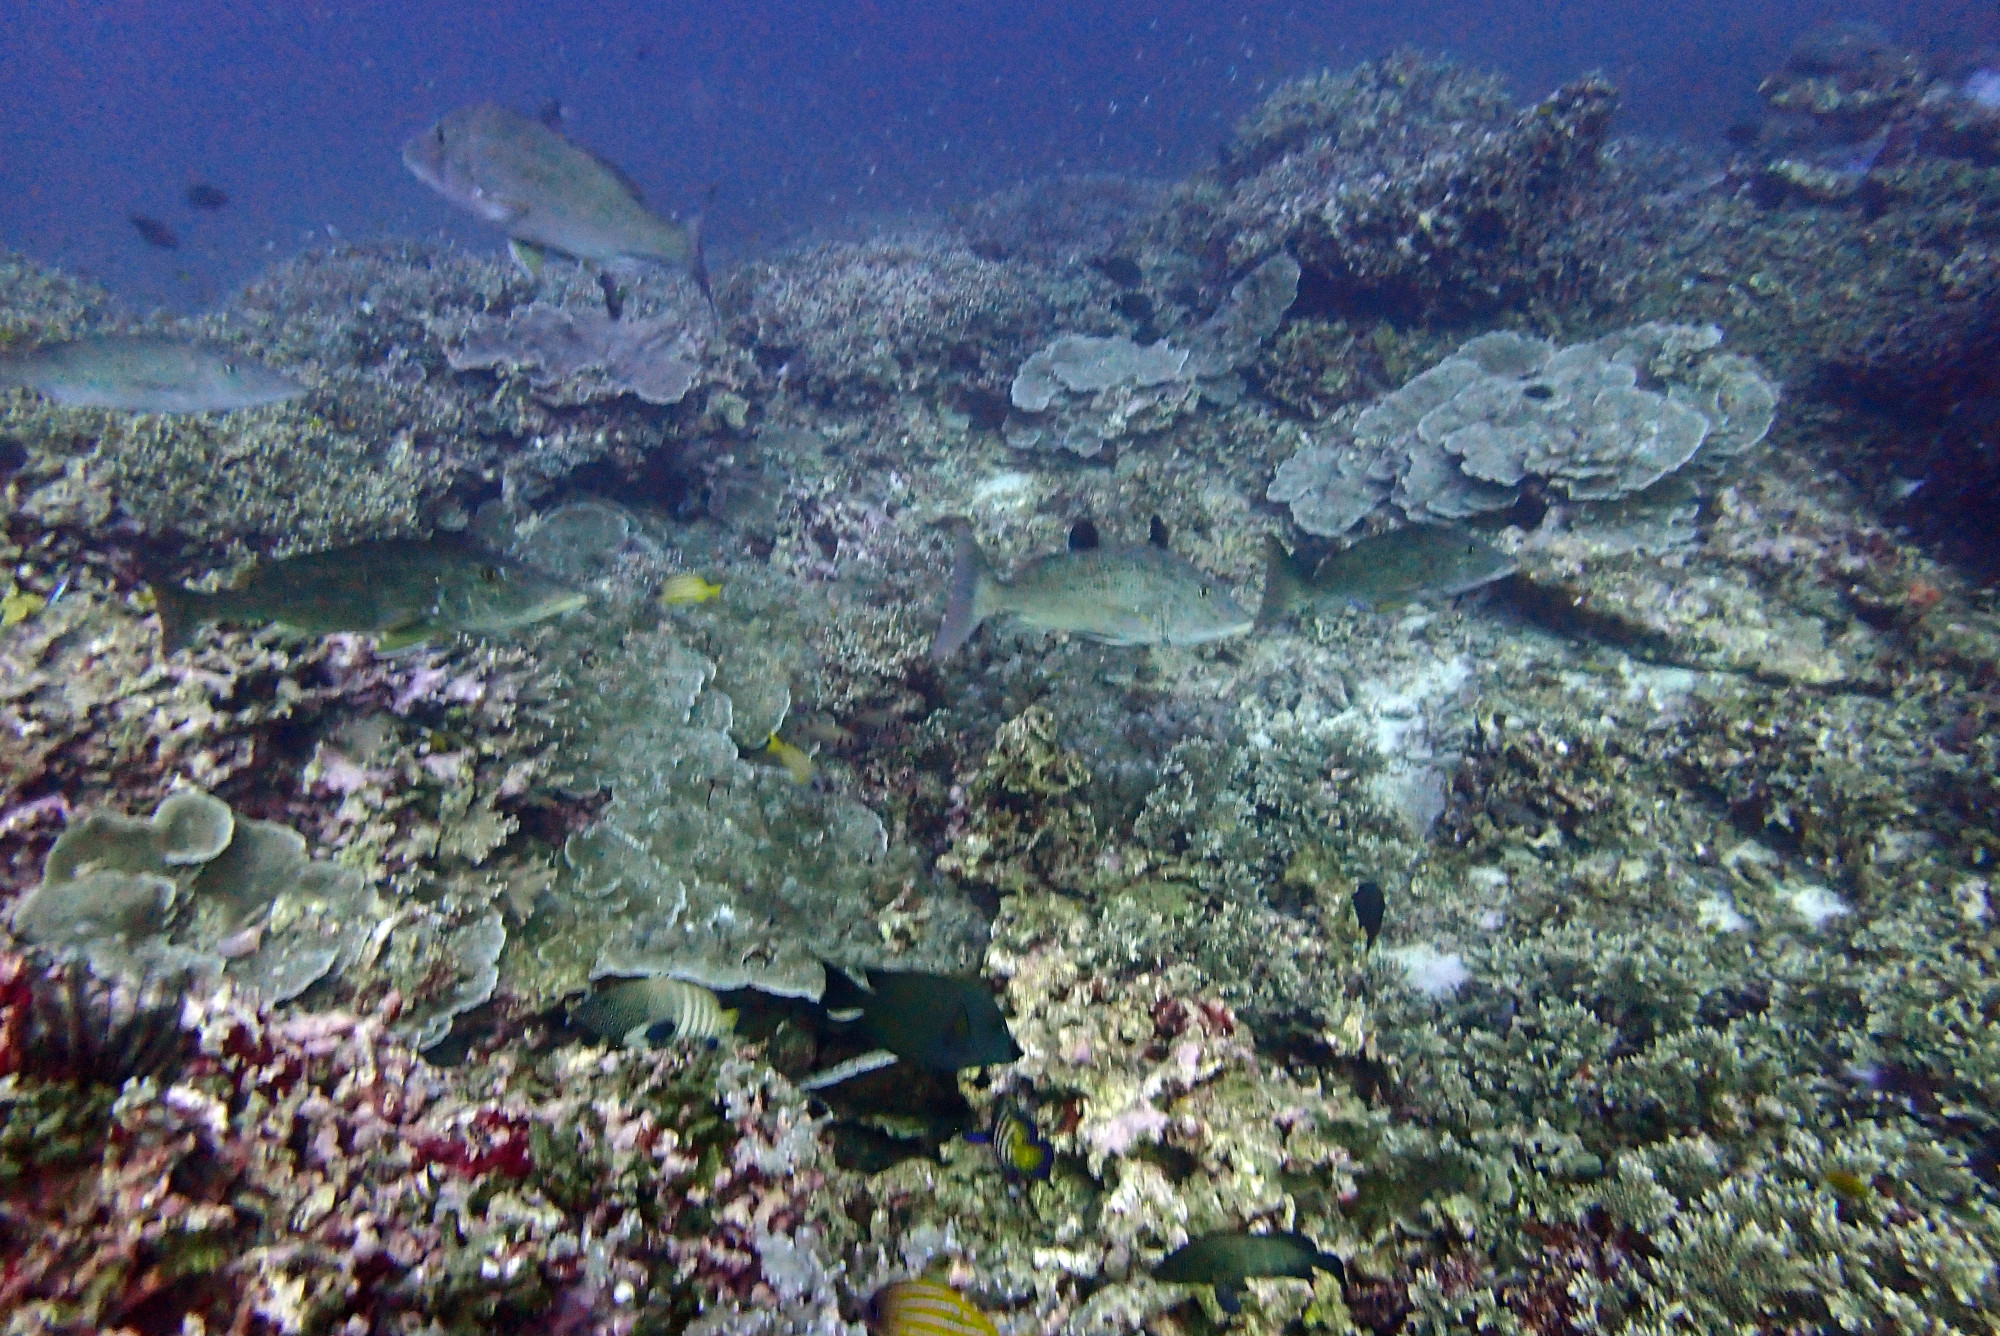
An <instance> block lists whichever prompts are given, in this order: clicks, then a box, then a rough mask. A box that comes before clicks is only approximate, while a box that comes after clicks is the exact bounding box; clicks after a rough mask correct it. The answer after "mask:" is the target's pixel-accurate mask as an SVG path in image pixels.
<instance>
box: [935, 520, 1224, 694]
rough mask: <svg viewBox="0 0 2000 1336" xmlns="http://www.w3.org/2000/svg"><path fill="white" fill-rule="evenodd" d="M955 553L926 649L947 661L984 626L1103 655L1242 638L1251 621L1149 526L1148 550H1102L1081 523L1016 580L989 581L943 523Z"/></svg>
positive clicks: (961, 527)
mask: <svg viewBox="0 0 2000 1336" xmlns="http://www.w3.org/2000/svg"><path fill="white" fill-rule="evenodd" d="M945 527H946V528H948V529H949V530H951V532H952V533H953V535H954V538H955V540H956V544H957V551H956V555H955V557H954V560H953V564H952V571H951V587H950V593H949V595H948V596H947V600H946V604H945V612H944V620H943V622H942V623H940V625H939V626H938V633H937V639H936V641H935V642H933V644H932V645H931V658H932V659H933V660H936V661H940V662H941V661H943V660H944V659H947V658H949V657H950V656H951V655H952V654H953V653H954V652H956V651H957V649H958V648H959V647H960V646H961V645H963V644H965V642H966V641H968V640H970V639H971V638H972V634H973V632H975V631H977V630H978V629H979V627H980V624H981V623H983V622H986V621H988V620H990V619H994V618H1001V617H1006V618H1011V619H1012V620H1014V621H1015V622H1018V623H1019V624H1021V625H1022V626H1025V627H1027V628H1029V629H1030V630H1034V631H1067V632H1069V633H1070V634H1072V635H1077V636H1081V637H1083V638H1084V639H1085V640H1094V641H1097V642H1099V643H1101V644H1106V645H1205V644H1208V643H1209V642H1211V641H1215V640H1225V639H1228V638H1229V637H1230V636H1238V635H1242V634H1243V633H1244V632H1246V631H1248V630H1249V629H1250V627H1251V617H1250V614H1249V613H1247V612H1245V611H1244V610H1243V609H1242V608H1241V607H1239V606H1238V605H1237V603H1236V600H1235V599H1233V598H1231V597H1230V596H1229V591H1228V590H1227V589H1225V588H1224V587H1223V585H1222V582H1221V581H1220V580H1217V579H1216V578H1215V577H1214V576H1212V575H1210V574H1209V573H1208V572H1206V571H1204V570H1202V569H1201V568H1200V567H1198V566H1196V565H1194V564H1193V563H1192V562H1190V561H1187V560H1184V559H1183V558H1181V557H1178V556H1176V555H1174V553H1173V552H1172V551H1170V550H1169V548H1168V543H1167V531H1166V526H1165V525H1164V524H1162V523H1161V522H1160V520H1159V518H1158V517H1157V516H1155V517H1154V519H1153V522H1152V526H1151V529H1152V531H1151V534H1150V536H1149V539H1148V541H1147V542H1145V543H1143V544H1137V545H1133V546H1127V547H1105V546H1103V545H1102V544H1100V543H1099V542H1098V538H1097V528H1096V526H1095V525H1093V524H1091V522H1090V521H1088V520H1080V521H1078V522H1077V524H1076V525H1075V526H1074V527H1073V528H1072V529H1071V530H1070V540H1069V550H1067V551H1064V552H1052V553H1048V554H1045V555H1043V556H1039V557H1032V558H1030V559H1029V560H1027V561H1026V562H1023V563H1022V564H1021V566H1020V567H1019V569H1017V570H1016V571H1015V572H1014V573H1013V574H1012V575H1010V576H1007V577H1005V578H1002V577H1001V576H999V575H997V574H995V573H994V571H993V569H992V567H991V565H990V564H989V563H988V562H987V559H986V554H985V553H984V552H982V551H981V550H980V547H979V543H978V541H977V540H976V539H975V538H974V536H973V532H972V525H971V523H970V522H969V521H967V520H965V519H962V518H960V519H952V520H947V521H945Z"/></svg>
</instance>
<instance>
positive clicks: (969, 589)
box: [931, 518, 991, 663]
mask: <svg viewBox="0 0 2000 1336" xmlns="http://www.w3.org/2000/svg"><path fill="white" fill-rule="evenodd" d="M948 525H949V527H950V528H951V530H952V531H953V533H954V535H955V536H956V538H957V540H958V546H957V550H956V551H955V552H954V553H953V555H952V562H951V590H950V592H949V593H948V594H947V595H946V596H945V603H944V620H943V621H942V622H940V623H939V624H938V633H937V639H936V640H935V641H934V642H932V644H931V660H932V662H935V663H942V662H943V661H944V660H946V659H948V658H950V657H951V656H952V655H953V654H954V653H956V652H957V650H958V648H959V646H961V645H963V644H964V643H965V642H966V641H968V640H970V639H972V633H973V632H974V631H977V630H978V629H979V623H980V622H982V621H984V620H985V617H986V615H985V613H984V612H983V611H982V610H981V609H980V606H979V603H980V599H979V595H980V593H981V591H982V590H983V589H984V588H985V586H986V583H987V581H988V580H989V579H990V578H991V574H990V568H989V567H988V566H987V564H986V554H985V553H984V552H981V551H980V550H979V538H978V536H977V535H976V534H974V533H973V531H972V521H970V520H967V519H963V518H961V519H955V520H951V521H948Z"/></svg>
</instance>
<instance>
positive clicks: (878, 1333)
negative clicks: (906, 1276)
mask: <svg viewBox="0 0 2000 1336" xmlns="http://www.w3.org/2000/svg"><path fill="white" fill-rule="evenodd" d="M868 1312H869V1318H870V1325H871V1326H872V1327H873V1328H874V1330H875V1336H1000V1333H999V1331H998V1329H996V1328H995V1327H994V1325H993V1319H992V1318H990V1317H988V1316H986V1314H984V1313H982V1312H980V1311H979V1310H978V1309H977V1308H974V1307H973V1306H972V1303H971V1301H970V1300H968V1299H967V1298H966V1297H965V1296H964V1295H962V1294H960V1293H959V1292H958V1291H957V1290H955V1289H953V1288H952V1287H951V1286H949V1285H941V1284H939V1283H938V1282H937V1281H934V1280H899V1281H897V1282H896V1283H895V1284H893V1285H884V1286H883V1287H882V1288H881V1289H879V1290H877V1291H875V1297H874V1298H872V1299H870V1300H869V1301H868Z"/></svg>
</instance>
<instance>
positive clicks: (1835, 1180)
mask: <svg viewBox="0 0 2000 1336" xmlns="http://www.w3.org/2000/svg"><path fill="white" fill-rule="evenodd" d="M1826 1185H1827V1186H1828V1187H1830V1188H1832V1189H1833V1190H1834V1193H1835V1194H1836V1195H1838V1196H1841V1197H1845V1198H1846V1199H1847V1200H1849V1201H1866V1200H1867V1199H1868V1198H1869V1197H1872V1196H1874V1195H1875V1185H1874V1184H1873V1183H1871V1182H1869V1181H1868V1180H1867V1179H1865V1178H1863V1177H1862V1176H1861V1175H1860V1174H1857V1173H1855V1172H1854V1171H1853V1170H1851V1169H1829V1170H1827V1171H1826Z"/></svg>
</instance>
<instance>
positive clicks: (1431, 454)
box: [1269, 323, 1777, 535]
mask: <svg viewBox="0 0 2000 1336" xmlns="http://www.w3.org/2000/svg"><path fill="white" fill-rule="evenodd" d="M1721 341H1722V331H1721V330H1719V329H1716V328H1715V327H1714V326H1712V325H1711V326H1707V327H1694V326H1685V325H1663V324H1656V323H1649V324H1645V325H1639V326H1636V327H1634V328H1632V329H1627V330H1620V331H1619V332H1618V333H1616V334H1610V335H1606V336H1605V337H1604V338H1601V339H1598V340H1596V341H1594V342H1592V343H1583V344H1572V345H1570V346H1569V347H1566V348H1561V349H1558V348H1556V347H1555V346H1554V345H1553V344H1551V343H1549V342H1548V341H1546V340H1542V339H1529V338H1524V337H1522V336H1521V335H1519V334H1515V333H1512V332H1509V331H1501V332H1498V333H1494V334H1484V335H1481V336H1480V337H1478V338H1476V339H1473V340H1471V341H1470V342H1468V343H1466V344H1465V345H1464V346H1463V347H1461V348H1460V349H1459V350H1458V352H1457V353H1455V354H1453V355H1452V356H1450V357H1447V358H1446V359H1445V360H1444V361H1442V362H1440V363H1438V364H1437V365H1436V366H1435V367H1432V368H1431V369H1430V370H1429V371H1426V372H1424V373H1423V374H1422V375H1421V376H1418V377H1417V378H1416V379H1414V380H1412V381H1410V382H1409V384H1407V385H1405V386H1403V387H1402V388H1401V389H1399V390H1397V391H1396V392H1395V393H1394V394H1391V395H1388V396H1386V397H1385V398H1383V399H1382V400H1381V401H1380V402H1378V403H1376V404H1375V405H1373V406H1372V407H1370V408H1369V409H1368V410H1367V411H1366V412H1363V413H1361V414H1360V415H1359V416H1357V417H1356V418H1354V419H1353V421H1352V423H1351V424H1347V426H1346V428H1345V430H1344V431H1343V432H1341V435H1343V436H1344V437H1345V439H1344V440H1339V441H1322V442H1320V443H1317V444H1315V445H1312V446H1310V447H1309V448H1307V449H1305V450H1302V451H1300V452H1299V453H1298V454H1297V455H1294V456H1293V457H1292V458H1291V459H1289V460H1287V461H1286V462H1285V463H1284V464H1282V465H1280V466H1279V469H1278V474H1277V477H1276V478H1275V479H1274V480H1273V481H1272V483H1271V488H1270V492H1269V496H1270V499H1271V500H1273V501H1281V502H1287V503H1289V504H1290V505H1291V507H1292V517H1293V519H1294V520H1296V521H1297V523H1298V525H1299V527H1300V528H1302V529H1304V530H1306V531H1307V532H1308V533H1318V534H1329V535H1339V534H1342V533H1345V532H1346V531H1347V530H1348V529H1350V528H1352V527H1353V526H1354V525H1355V524H1357V523H1359V522H1360V521H1361V520H1362V519H1363V518H1364V517H1366V516H1367V515H1368V514H1369V513H1370V512H1372V511H1374V510H1375V509H1376V508H1377V507H1379V506H1381V505H1383V504H1385V503H1390V502H1393V503H1394V504H1395V506H1396V507H1397V508H1398V509H1399V510H1401V511H1402V512H1403V514H1404V515H1405V516H1406V517H1408V518H1410V519H1413V520H1420V519H1424V518H1439V519H1464V518H1466V517H1468V516H1472V515H1479V514H1484V513H1487V512H1492V511H1504V510H1507V509H1509V508H1511V507H1512V506H1513V505H1514V504H1515V503H1516V502H1517V501H1518V500H1519V499H1520V496H1521V486H1522V483H1523V482H1524V480H1526V479H1528V478H1530V477H1531V476H1532V477H1533V478H1534V479H1535V480H1536V481H1537V483H1538V484H1539V485H1540V486H1543V487H1546V488H1548V489H1551V490H1552V491H1554V492H1556V493H1559V494H1561V495H1562V496H1566V497H1568V498H1570V499H1571V500H1575V501H1608V500H1616V499H1618V498H1621V497H1625V496H1628V495H1631V494H1632V493H1635V492H1641V491H1644V490H1645V489H1647V488H1649V487H1651V486H1652V485H1653V484H1654V483H1657V482H1658V481H1660V479H1662V478H1664V477H1665V476H1667V475H1668V474H1669V473H1672V472H1675V471H1676V470H1678V469H1680V468H1681V467H1682V466H1684V465H1685V464H1687V463H1688V461H1689V460H1691V459H1693V458H1694V456H1695V452H1696V451H1703V452H1704V453H1703V461H1704V463H1718V464H1719V463H1722V462H1726V461H1727V460H1729V459H1730V458H1732V457H1734V456H1736V455H1738V454H1741V453H1742V452H1743V451H1744V450H1746V449H1748V448H1749V447H1751V446H1753V445H1755V444H1757V443H1758V442H1759V441H1761V440H1763V439H1764V436H1765V434H1766V433H1767V432H1769V431H1770V429H1771V422H1772V419H1773V416H1774V415H1775V412H1776V408H1777V391H1776V390H1775V389H1774V388H1773V387H1772V385H1771V384H1770V382H1768V381H1766V380H1765V379H1764V378H1763V376H1762V375H1760V374H1759V373H1758V370H1757V367H1756V365H1755V364H1754V363H1752V362H1751V361H1749V360H1748V359H1747V358H1743V357H1739V356H1736V355H1734V354H1729V353H1711V351H1710V350H1712V349H1713V348H1715V346H1716V345H1717V344H1719V343H1720V342H1721ZM1704 354H1707V355H1704ZM1641 377H1644V384H1641ZM1655 386H1657V387H1658V388H1653V387H1655ZM1337 430H1338V429H1337Z"/></svg>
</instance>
